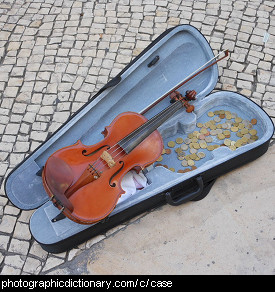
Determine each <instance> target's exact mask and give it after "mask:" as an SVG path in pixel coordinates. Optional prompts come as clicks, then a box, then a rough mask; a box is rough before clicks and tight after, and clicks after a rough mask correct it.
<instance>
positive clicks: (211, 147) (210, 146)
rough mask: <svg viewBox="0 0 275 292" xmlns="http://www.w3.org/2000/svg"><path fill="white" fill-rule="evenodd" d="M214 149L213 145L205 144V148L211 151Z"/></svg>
mask: <svg viewBox="0 0 275 292" xmlns="http://www.w3.org/2000/svg"><path fill="white" fill-rule="evenodd" d="M214 149H215V147H214V145H209V146H207V150H209V151H213V150H214Z"/></svg>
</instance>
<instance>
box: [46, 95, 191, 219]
mask: <svg viewBox="0 0 275 292" xmlns="http://www.w3.org/2000/svg"><path fill="white" fill-rule="evenodd" d="M195 96H196V92H195V91H194V90H192V91H187V92H186V95H185V96H182V95H181V94H180V93H179V92H177V91H175V92H173V94H171V99H172V100H173V103H172V104H171V105H170V106H168V107H167V108H166V109H164V110H163V111H161V112H160V113H158V114H157V115H155V116H154V117H153V118H151V119H150V120H147V119H146V118H145V117H144V116H143V115H141V114H139V113H135V112H125V113H122V114H120V115H118V116H117V117H116V118H115V119H114V120H113V121H112V123H111V124H110V125H109V126H107V127H105V129H104V131H103V132H102V134H103V135H104V139H103V140H102V141H100V142H99V143H97V144H95V145H91V146H86V145H84V144H82V143H81V141H80V140H78V141H77V142H76V143H75V144H73V145H71V146H67V147H64V148H62V149H60V150H58V151H56V152H55V153H53V154H52V155H51V156H50V157H49V158H48V160H47V161H46V164H45V166H44V169H43V173H42V179H43V185H44V188H45V190H46V192H47V194H48V195H49V196H50V199H51V200H52V201H53V203H54V204H55V205H56V207H58V208H59V209H60V210H62V212H63V214H64V215H65V216H66V217H68V218H70V219H71V220H73V221H75V222H77V223H81V224H90V223H95V222H97V221H100V220H102V219H104V218H105V217H107V216H108V215H109V214H110V213H111V212H112V210H113V209H114V208H115V206H116V203H117V201H118V199H119V198H120V196H121V195H122V194H123V193H124V190H123V189H122V187H121V181H122V179H123V177H124V176H125V174H126V173H127V172H129V171H130V170H133V169H134V170H136V171H137V172H139V171H140V170H142V169H144V168H146V167H147V166H149V165H151V164H153V163H154V162H155V161H156V160H157V159H158V158H159V157H160V155H161V153H162V150H163V141H162V137H161V135H160V134H159V132H158V131H157V128H158V127H159V126H160V125H161V124H163V123H164V122H165V121H166V120H167V119H169V117H171V116H172V115H173V114H174V113H176V112H177V111H178V110H179V109H181V108H183V107H184V108H186V111H187V112H188V113H191V112H192V111H193V110H194V106H193V105H191V104H190V103H189V101H191V100H195Z"/></svg>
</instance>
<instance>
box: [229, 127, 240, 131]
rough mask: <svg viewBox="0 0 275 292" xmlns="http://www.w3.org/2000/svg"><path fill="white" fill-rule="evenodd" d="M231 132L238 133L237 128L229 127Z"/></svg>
mask: <svg viewBox="0 0 275 292" xmlns="http://www.w3.org/2000/svg"><path fill="white" fill-rule="evenodd" d="M230 130H231V131H232V132H238V130H239V128H238V127H231V129H230Z"/></svg>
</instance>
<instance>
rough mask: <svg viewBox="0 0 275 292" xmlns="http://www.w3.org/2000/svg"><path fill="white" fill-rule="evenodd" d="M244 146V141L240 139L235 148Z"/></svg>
mask: <svg viewBox="0 0 275 292" xmlns="http://www.w3.org/2000/svg"><path fill="white" fill-rule="evenodd" d="M242 144H243V142H242V140H241V139H239V140H237V141H236V143H235V145H234V146H235V147H236V148H239V147H241V146H242Z"/></svg>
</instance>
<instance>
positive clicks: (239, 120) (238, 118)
mask: <svg viewBox="0 0 275 292" xmlns="http://www.w3.org/2000/svg"><path fill="white" fill-rule="evenodd" d="M242 120H243V119H242V118H240V117H236V118H235V122H236V123H240V122H241V121H242Z"/></svg>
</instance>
